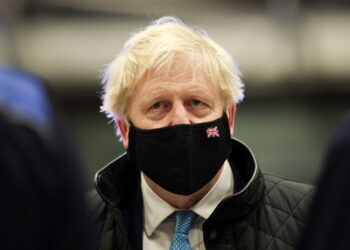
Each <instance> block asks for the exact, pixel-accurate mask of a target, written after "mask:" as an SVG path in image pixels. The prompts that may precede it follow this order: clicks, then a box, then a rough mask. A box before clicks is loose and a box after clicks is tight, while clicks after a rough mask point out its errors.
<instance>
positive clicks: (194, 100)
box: [191, 99, 204, 106]
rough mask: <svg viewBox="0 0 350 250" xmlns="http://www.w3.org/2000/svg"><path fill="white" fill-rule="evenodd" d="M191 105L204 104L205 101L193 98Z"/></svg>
mask: <svg viewBox="0 0 350 250" xmlns="http://www.w3.org/2000/svg"><path fill="white" fill-rule="evenodd" d="M191 105H193V106H202V105H204V103H203V102H201V101H199V100H197V99H193V100H191Z"/></svg>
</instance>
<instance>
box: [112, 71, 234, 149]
mask: <svg viewBox="0 0 350 250" xmlns="http://www.w3.org/2000/svg"><path fill="white" fill-rule="evenodd" d="M224 110H225V103H224V101H223V98H222V97H221V94H220V92H219V90H218V89H217V88H215V87H214V86H212V85H210V84H209V83H208V81H207V80H206V78H205V76H204V75H203V74H199V73H198V74H196V76H195V77H193V76H192V72H186V70H184V69H181V68H178V69H176V68H175V69H173V71H172V72H171V74H164V73H163V74H162V72H161V71H159V72H155V73H150V74H148V76H147V77H145V79H143V80H142V81H141V82H140V83H139V84H138V86H137V87H136V88H135V91H134V93H133V96H132V98H131V99H130V102H129V119H130V120H131V122H132V123H133V124H134V126H136V127H138V128H141V129H155V128H162V127H167V126H173V125H177V124H194V123H202V122H209V121H212V120H215V119H218V118H220V117H221V116H222V114H223V112H224ZM234 111H235V110H234V106H232V107H231V108H230V111H229V121H230V126H231V127H232V126H233V116H234ZM118 126H119V128H120V130H121V133H122V138H123V143H124V146H125V148H127V147H128V130H129V128H128V125H126V123H125V122H124V121H122V120H120V121H118Z"/></svg>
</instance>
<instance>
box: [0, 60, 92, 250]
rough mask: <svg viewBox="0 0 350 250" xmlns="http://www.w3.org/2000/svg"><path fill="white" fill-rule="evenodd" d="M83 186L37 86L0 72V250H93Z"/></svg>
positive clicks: (14, 72) (33, 80)
mask: <svg viewBox="0 0 350 250" xmlns="http://www.w3.org/2000/svg"><path fill="white" fill-rule="evenodd" d="M84 185H85V183H84V181H83V179H82V169H81V165H80V162H79V160H78V158H77V155H76V154H75V150H74V147H73V146H72V143H71V141H70V139H69V137H68V135H67V133H66V131H65V130H64V129H63V127H62V126H61V125H60V123H59V121H58V119H57V118H56V115H55V113H54V110H53V108H52V106H51V103H50V100H49V98H48V96H47V93H46V89H45V88H44V86H43V85H42V81H41V80H40V79H38V78H37V77H35V76H33V75H31V74H29V73H25V72H23V71H20V70H18V69H14V68H10V67H4V66H2V67H0V192H1V195H0V197H1V198H2V202H1V206H0V239H1V240H0V241H1V243H0V249H3V250H12V249H13V250H40V249H43V250H44V249H45V250H47V249H50V250H55V249H57V250H67V249H72V250H73V249H74V250H76V249H82V250H83V249H84V250H85V249H87V250H90V249H91V250H92V249H95V248H96V246H95V243H96V241H94V238H95V235H94V234H93V231H91V230H92V225H91V223H90V222H91V221H90V219H89V217H88V211H87V204H86V201H85V197H84V192H85V191H86V190H85V189H86V188H85V187H84Z"/></svg>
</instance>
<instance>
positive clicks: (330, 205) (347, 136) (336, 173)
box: [299, 112, 350, 250]
mask: <svg viewBox="0 0 350 250" xmlns="http://www.w3.org/2000/svg"><path fill="white" fill-rule="evenodd" d="M349 167H350V112H348V113H347V114H346V116H345V117H344V119H343V120H342V122H341V123H340V124H339V126H338V128H337V129H336V131H335V133H334V135H333V136H332V137H331V138H330V141H329V143H328V146H327V151H326V155H325V159H324V166H323V171H322V174H321V176H320V179H319V181H318V190H317V192H316V194H315V199H314V201H313V203H312V206H311V211H310V218H309V220H308V223H307V224H306V227H305V232H304V234H303V236H302V240H301V244H300V248H299V249H300V250H329V249H332V250H348V249H350V241H349V239H348V237H349V233H350V216H349V215H348V214H347V213H348V212H349V211H350V198H349V193H350V182H349V179H350V168H349Z"/></svg>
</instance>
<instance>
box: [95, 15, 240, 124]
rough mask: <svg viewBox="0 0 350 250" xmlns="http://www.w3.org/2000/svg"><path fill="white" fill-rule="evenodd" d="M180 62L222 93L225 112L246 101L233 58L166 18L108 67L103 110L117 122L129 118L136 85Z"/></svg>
mask: <svg viewBox="0 0 350 250" xmlns="http://www.w3.org/2000/svg"><path fill="white" fill-rule="evenodd" d="M178 59H179V60H181V61H182V62H183V61H185V62H186V63H187V64H188V65H187V64H186V67H190V69H191V70H192V72H193V76H194V75H195V74H196V72H201V73H204V74H205V76H206V78H207V79H208V80H209V83H210V84H213V85H214V86H215V87H216V86H217V87H218V88H219V89H220V92H221V95H222V97H223V98H224V101H225V104H226V108H228V107H229V106H230V105H231V104H232V103H238V102H239V101H241V100H242V99H243V96H244V95H243V83H242V81H241V77H240V72H239V70H238V68H237V67H236V65H235V63H234V62H233V59H232V57H231V56H230V55H229V54H228V53H227V52H226V51H225V50H224V49H223V48H222V47H221V46H219V45H218V44H216V43H215V42H214V41H213V40H211V39H210V38H209V36H208V35H207V34H206V33H205V32H203V31H199V30H194V29H192V28H190V27H188V26H187V25H185V24H184V23H183V22H182V21H181V20H179V19H178V18H175V17H163V18H160V19H158V20H156V21H154V22H152V23H151V25H149V26H148V27H146V28H145V29H143V30H141V31H139V32H137V33H136V34H134V35H133V36H132V37H131V38H130V39H129V40H128V41H127V42H126V43H125V45H124V47H123V49H122V51H121V52H120V53H119V55H118V56H117V57H116V58H115V59H114V60H113V61H112V62H111V63H110V64H109V66H108V68H107V70H106V71H105V74H104V77H103V84H104V93H103V96H102V100H103V104H102V106H101V110H102V111H103V112H105V113H106V115H107V116H108V117H110V118H113V119H114V120H117V119H118V118H120V117H123V118H127V117H128V104H129V103H128V102H129V100H130V97H131V96H132V93H133V90H134V89H135V87H136V85H137V83H138V82H140V80H141V79H142V78H143V77H145V76H146V75H147V73H149V72H150V71H151V70H152V71H154V70H155V71H158V70H162V72H170V71H171V68H172V66H173V65H174V64H175V63H176V62H178ZM164 70H165V71H164Z"/></svg>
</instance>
